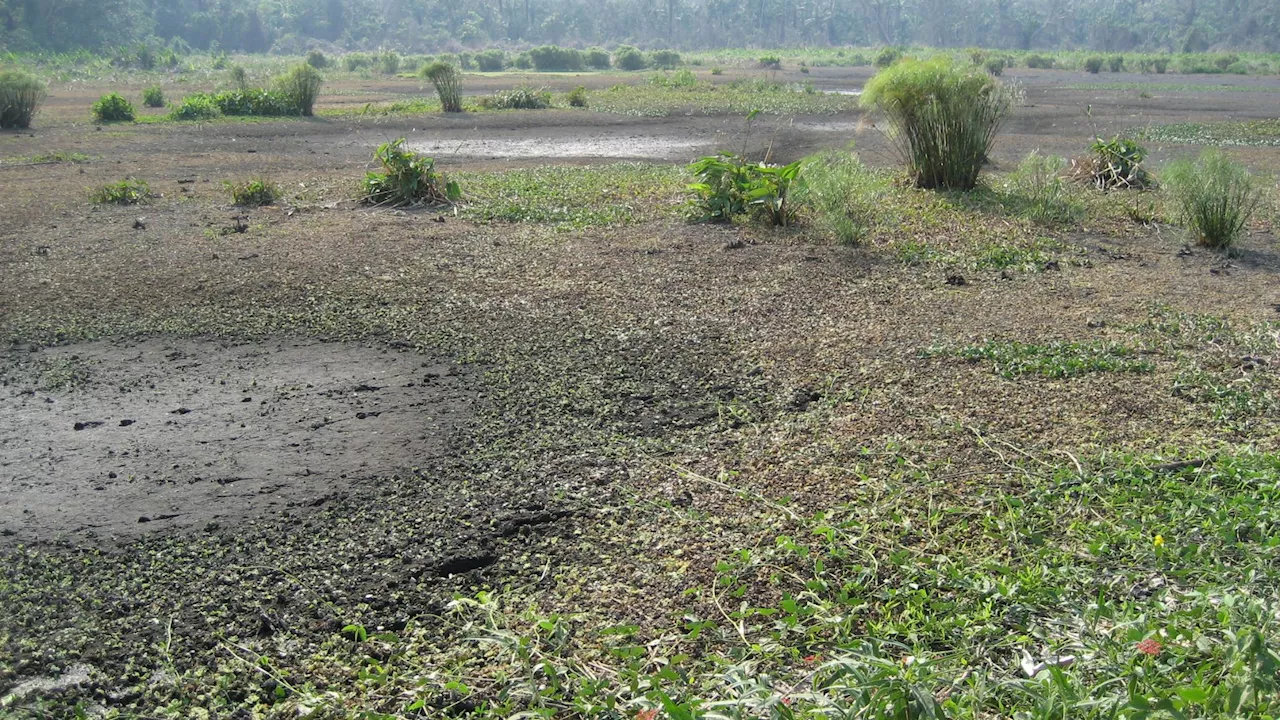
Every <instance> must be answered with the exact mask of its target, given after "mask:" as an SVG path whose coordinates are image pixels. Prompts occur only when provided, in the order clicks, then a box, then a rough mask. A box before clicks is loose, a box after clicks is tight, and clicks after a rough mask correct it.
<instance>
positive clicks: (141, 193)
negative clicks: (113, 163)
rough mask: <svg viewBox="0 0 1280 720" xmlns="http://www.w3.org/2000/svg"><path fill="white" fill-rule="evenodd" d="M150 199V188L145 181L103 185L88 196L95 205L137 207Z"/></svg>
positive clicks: (125, 181)
mask: <svg viewBox="0 0 1280 720" xmlns="http://www.w3.org/2000/svg"><path fill="white" fill-rule="evenodd" d="M149 197H151V188H150V187H149V186H148V185H147V182H146V181H145V180H128V179H126V180H121V181H120V182H117V183H111V184H110V185H103V186H102V187H100V188H98V189H97V190H95V191H93V193H92V194H91V195H90V196H89V200H90V201H91V202H93V203H94V204H95V205H137V204H138V203H141V202H145V201H146V200H147V198H149Z"/></svg>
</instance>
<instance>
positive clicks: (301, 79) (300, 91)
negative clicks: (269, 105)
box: [276, 63, 324, 116]
mask: <svg viewBox="0 0 1280 720" xmlns="http://www.w3.org/2000/svg"><path fill="white" fill-rule="evenodd" d="M322 85H324V76H322V75H321V74H320V71H319V70H317V69H315V68H313V67H311V66H310V65H308V64H306V63H299V64H297V65H294V66H293V68H292V69H290V70H289V72H287V73H285V74H284V75H282V76H280V77H279V78H277V79H276V87H277V88H278V92H280V93H281V94H282V95H284V97H286V98H288V99H289V101H290V102H292V103H293V106H294V107H295V108H297V110H298V113H299V114H302V115H306V116H310V115H311V114H312V111H313V109H314V108H315V104H316V98H317V97H319V96H320V87H321V86H322Z"/></svg>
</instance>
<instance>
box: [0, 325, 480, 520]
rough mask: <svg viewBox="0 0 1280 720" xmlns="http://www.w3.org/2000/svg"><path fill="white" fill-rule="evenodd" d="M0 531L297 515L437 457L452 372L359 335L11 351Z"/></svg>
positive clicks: (455, 401)
mask: <svg viewBox="0 0 1280 720" xmlns="http://www.w3.org/2000/svg"><path fill="white" fill-rule="evenodd" d="M0 377H3V378H4V384H3V387H0V396H2V397H3V403H4V405H5V407H6V408H8V409H7V410H6V412H5V413H4V414H3V416H2V417H0V534H3V535H4V536H7V537H10V538H14V539H17V540H21V541H32V540H51V539H55V538H60V537H67V538H70V539H76V540H83V539H98V540H118V539H128V538H132V537H134V536H137V535H140V534H144V533H152V532H157V531H165V530H172V529H179V528H210V529H212V528H213V527H216V526H217V525H225V526H230V527H234V526H236V525H237V524H239V523H242V522H245V521H248V520H252V519H253V518H255V517H258V516H261V515H264V514H268V513H270V514H277V515H279V514H299V513H305V512H307V511H308V510H309V509H311V508H315V507H318V506H320V505H322V504H324V503H325V502H326V501H327V500H329V499H330V498H331V497H332V496H333V494H335V493H341V492H343V490H344V489H345V488H346V487H348V486H349V485H350V484H351V483H353V482H355V481H357V480H359V479H365V478H370V477H375V476H379V475H384V474H391V473H394V472H397V471H400V470H403V469H408V468H412V467H415V466H418V465H420V464H421V463H423V462H424V461H426V460H428V459H430V458H431V457H433V456H436V455H438V454H440V453H441V452H442V449H443V443H444V442H445V438H446V437H447V435H448V433H449V432H450V431H451V430H452V429H453V428H454V426H455V425H456V424H457V423H458V421H459V419H461V418H464V417H466V415H467V414H468V412H469V406H470V396H471V393H470V391H469V390H468V389H467V382H466V379H465V376H464V375H463V374H462V373H461V371H460V370H459V369H458V368H457V367H456V366H454V365H451V364H448V363H440V362H435V361H432V360H430V359H427V358H425V357H423V356H420V355H417V354H414V353H409V352H399V351H394V350H387V349H385V348H384V349H379V348H374V347H362V346H358V345H353V344H340V343H324V342H308V341H294V340H276V341H272V342H270V343H266V344H260V345H259V344H245V345H227V344H219V343H215V342H212V341H202V340H147V341H144V342H140V343H132V342H122V343H111V342H94V343H87V344H81V345H73V346H64V347H57V348H50V349H46V350H38V351H35V352H12V353H9V354H8V355H7V356H5V357H4V358H3V359H0Z"/></svg>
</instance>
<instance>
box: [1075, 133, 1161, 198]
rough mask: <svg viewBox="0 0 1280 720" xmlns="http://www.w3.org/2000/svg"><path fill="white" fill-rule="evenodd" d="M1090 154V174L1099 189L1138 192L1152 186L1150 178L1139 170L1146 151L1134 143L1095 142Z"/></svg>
mask: <svg viewBox="0 0 1280 720" xmlns="http://www.w3.org/2000/svg"><path fill="white" fill-rule="evenodd" d="M1089 150H1090V152H1091V153H1092V157H1091V158H1090V165H1091V167H1090V173H1091V175H1092V178H1093V183H1094V185H1096V186H1097V187H1098V188H1099V189H1101V190H1110V189H1112V188H1133V189H1136V190H1141V189H1143V188H1146V187H1149V186H1150V185H1151V176H1150V175H1149V174H1148V173H1147V171H1146V169H1145V168H1143V167H1142V161H1143V160H1146V159H1147V150H1146V148H1144V147H1142V146H1141V145H1139V144H1138V143H1137V142H1135V141H1133V140H1128V139H1122V138H1120V137H1119V136H1116V137H1114V138H1112V139H1110V140H1103V139H1102V138H1095V139H1094V141H1093V144H1092V145H1090V146H1089Z"/></svg>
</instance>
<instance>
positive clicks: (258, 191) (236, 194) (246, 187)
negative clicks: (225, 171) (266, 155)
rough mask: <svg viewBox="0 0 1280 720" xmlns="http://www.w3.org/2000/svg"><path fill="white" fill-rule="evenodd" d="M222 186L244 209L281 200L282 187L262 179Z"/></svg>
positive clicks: (234, 202)
mask: <svg viewBox="0 0 1280 720" xmlns="http://www.w3.org/2000/svg"><path fill="white" fill-rule="evenodd" d="M313 67H314V66H313ZM222 185H223V187H225V188H226V189H227V192H229V193H231V202H232V203H233V204H235V205H240V206H242V207H262V206H263V205H271V204H273V203H275V201H276V200H279V199H280V186H279V185H276V184H275V183H273V182H268V181H266V180H263V179H262V178H257V179H255V180H247V181H245V182H239V183H233V182H231V181H227V182H224V183H223V184H222Z"/></svg>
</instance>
